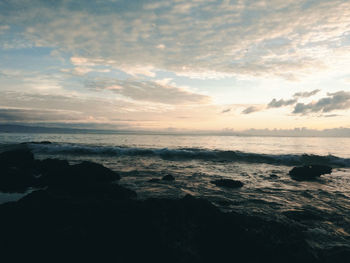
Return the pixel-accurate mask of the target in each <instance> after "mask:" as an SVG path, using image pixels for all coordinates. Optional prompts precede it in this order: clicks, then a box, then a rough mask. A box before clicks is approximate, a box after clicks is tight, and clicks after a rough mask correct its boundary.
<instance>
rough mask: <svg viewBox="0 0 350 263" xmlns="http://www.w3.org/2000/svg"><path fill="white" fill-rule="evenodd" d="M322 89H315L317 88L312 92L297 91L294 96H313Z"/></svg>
mask: <svg viewBox="0 0 350 263" xmlns="http://www.w3.org/2000/svg"><path fill="white" fill-rule="evenodd" d="M320 91H321V90H319V89H315V90H313V91H310V92H297V93H295V94H294V95H293V97H295V98H308V97H311V96H313V95H316V94H317V93H319V92H320Z"/></svg>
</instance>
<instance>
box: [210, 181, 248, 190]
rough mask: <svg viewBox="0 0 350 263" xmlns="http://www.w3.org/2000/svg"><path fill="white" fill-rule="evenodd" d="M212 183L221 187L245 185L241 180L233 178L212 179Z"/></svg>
mask: <svg viewBox="0 0 350 263" xmlns="http://www.w3.org/2000/svg"><path fill="white" fill-rule="evenodd" d="M211 183H212V184H215V185H216V186H220V187H228V188H240V187H242V186H243V183H242V182H241V181H237V180H231V179H218V180H213V181H211Z"/></svg>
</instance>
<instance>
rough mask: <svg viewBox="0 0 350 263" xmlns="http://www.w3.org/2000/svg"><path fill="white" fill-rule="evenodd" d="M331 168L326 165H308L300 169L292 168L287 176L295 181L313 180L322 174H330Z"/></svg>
mask: <svg viewBox="0 0 350 263" xmlns="http://www.w3.org/2000/svg"><path fill="white" fill-rule="evenodd" d="M331 173H332V167H329V166H327V165H318V164H314V165H308V166H302V167H294V168H293V169H292V170H290V171H289V175H290V176H291V177H292V178H293V179H295V180H313V179H315V178H317V177H320V176H321V175H323V174H331Z"/></svg>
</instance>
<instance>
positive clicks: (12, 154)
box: [0, 149, 37, 193]
mask: <svg viewBox="0 0 350 263" xmlns="http://www.w3.org/2000/svg"><path fill="white" fill-rule="evenodd" d="M34 174H35V162H34V157H33V154H32V153H31V152H30V151H29V150H27V149H16V150H11V151H7V152H3V153H1V154H0V191H2V192H8V193H13V192H17V193H23V192H25V191H26V190H27V188H28V187H30V186H33V185H36V183H37V181H36V179H35V177H34Z"/></svg>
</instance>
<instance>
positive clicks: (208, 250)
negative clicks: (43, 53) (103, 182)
mask: <svg viewBox="0 0 350 263" xmlns="http://www.w3.org/2000/svg"><path fill="white" fill-rule="evenodd" d="M0 214H1V215H2V216H1V220H2V221H1V224H0V232H1V239H0V250H2V251H0V252H1V257H2V258H6V256H11V259H12V260H11V261H12V262H18V261H19V260H27V261H28V260H29V261H30V260H31V259H37V258H38V257H39V256H40V257H41V258H46V257H47V256H50V255H51V257H52V255H55V260H58V259H59V260H63V259H67V258H69V259H77V260H78V261H79V260H84V261H85V260H89V259H90V260H91V259H93V260H94V261H95V260H100V262H106V261H117V262H156V263H157V262H170V263H177V262H179V263H180V262H181V263H186V262H191V263H192V262H195V263H200V262H231V261H232V260H233V257H234V261H235V262H252V263H257V262H269V263H270V262H271V263H277V262H287V263H291V262H302V263H306V262H315V261H316V260H315V257H314V255H313V254H312V253H311V252H310V246H309V245H308V243H307V242H306V240H305V238H306V237H305V235H304V233H303V231H302V229H299V228H298V227H291V226H288V225H285V224H282V223H278V222H272V221H266V220H263V219H260V218H258V217H252V216H245V215H240V214H237V213H222V212H220V211H219V210H218V209H217V208H216V207H215V206H214V205H212V204H211V203H210V202H208V201H206V200H204V199H198V198H195V197H193V196H190V195H187V196H185V197H184V198H182V199H176V200H172V199H156V198H154V199H148V200H145V201H138V200H132V199H123V200H118V201H108V202H106V200H101V201H99V199H96V200H91V201H86V199H83V201H81V202H78V201H77V200H76V199H70V198H66V197H59V196H56V195H54V194H52V193H50V192H48V191H45V190H40V191H36V192H33V193H31V194H29V195H28V196H26V197H25V198H23V199H21V200H19V201H18V202H13V203H7V204H4V205H0ZM38 248H40V254H38ZM19 251H20V252H21V253H18V252H19ZM16 252H17V253H16ZM253 252H254V253H253ZM344 262H346V261H344Z"/></svg>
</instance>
